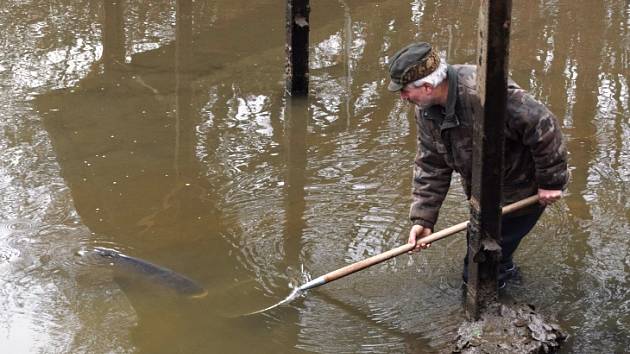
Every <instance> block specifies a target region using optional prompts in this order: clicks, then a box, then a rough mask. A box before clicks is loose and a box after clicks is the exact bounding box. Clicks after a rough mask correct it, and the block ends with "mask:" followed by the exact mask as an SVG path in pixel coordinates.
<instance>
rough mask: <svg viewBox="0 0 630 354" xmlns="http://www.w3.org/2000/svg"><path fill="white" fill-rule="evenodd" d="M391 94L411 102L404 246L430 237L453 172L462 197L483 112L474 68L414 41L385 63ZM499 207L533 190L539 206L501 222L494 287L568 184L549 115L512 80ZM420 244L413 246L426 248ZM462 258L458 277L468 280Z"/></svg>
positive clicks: (511, 267) (510, 274) (508, 272)
mask: <svg viewBox="0 0 630 354" xmlns="http://www.w3.org/2000/svg"><path fill="white" fill-rule="evenodd" d="M389 74H390V77H391V82H390V84H389V87H388V89H389V91H392V92H400V98H401V99H403V100H406V101H408V102H410V103H413V104H414V105H415V106H416V107H415V119H416V125H417V138H418V151H417V154H416V159H415V166H414V175H413V202H412V204H411V208H410V214H409V215H410V219H411V221H412V222H413V224H414V225H413V227H412V228H411V231H410V233H409V239H408V242H409V243H413V244H415V243H416V240H417V239H419V238H422V237H424V236H427V235H429V234H431V233H432V232H433V226H434V224H435V222H436V220H437V218H438V213H439V209H440V206H441V205H442V202H443V201H444V198H445V196H446V193H447V191H448V189H449V186H450V182H451V174H452V171H457V172H458V173H459V174H460V175H461V177H462V178H461V180H462V184H463V187H464V191H465V192H466V195H467V197H468V198H470V193H471V179H472V133H473V132H472V126H473V119H474V118H473V115H474V114H475V112H480V111H481V103H480V99H479V96H478V95H477V90H476V85H477V82H476V81H477V79H476V67H475V66H472V65H452V66H451V65H448V64H446V63H445V62H444V61H443V60H442V59H441V58H440V57H439V55H438V53H437V51H436V50H434V49H433V48H432V47H431V45H429V44H428V43H414V44H411V45H408V46H407V47H405V48H403V49H401V50H399V51H398V52H397V53H396V54H394V56H393V57H392V58H391V59H390V66H389ZM504 156H505V157H504V166H503V194H502V204H503V205H505V204H509V203H513V202H515V201H518V200H520V199H523V198H525V197H528V196H530V195H533V194H535V193H537V194H538V196H539V200H540V202H539V204H540V205H534V206H532V207H529V208H526V209H524V210H521V211H519V212H515V213H514V214H511V215H508V216H505V217H504V218H502V224H501V236H502V242H501V246H502V259H501V265H500V269H499V287H500V288H502V287H504V286H505V281H506V280H508V279H510V278H511V277H513V276H515V275H516V274H517V268H516V266H515V265H514V262H513V259H512V256H513V253H514V251H516V248H517V247H518V245H519V243H520V241H521V239H522V238H523V237H524V236H525V235H526V234H527V233H528V232H529V231H530V230H531V229H532V228H533V227H534V225H535V224H536V222H537V221H538V219H539V217H540V215H541V214H542V212H543V210H544V208H545V206H546V205H549V204H551V203H553V202H554V201H556V200H558V199H559V198H560V197H561V195H562V190H563V189H564V188H565V186H566V184H567V181H568V170H567V162H566V148H565V144H564V141H563V138H562V133H561V131H560V127H559V126H558V123H557V121H556V119H555V117H554V115H553V114H552V113H551V112H550V111H549V110H548V109H547V108H546V107H545V106H544V105H543V104H542V103H540V102H538V101H536V100H535V99H534V98H533V97H532V96H531V95H530V94H528V93H527V92H526V91H524V90H523V89H521V88H520V87H519V86H518V85H517V84H516V83H514V82H513V81H511V80H510V81H509V82H508V102H507V117H506V121H505V155H504ZM429 246H430V245H429V244H423V243H420V244H418V246H417V247H416V248H415V249H414V251H419V250H420V249H421V248H427V247H429ZM467 262H468V257H466V258H465V260H464V271H463V279H464V282H466V281H467V273H468V271H467Z"/></svg>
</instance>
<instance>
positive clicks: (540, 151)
mask: <svg viewBox="0 0 630 354" xmlns="http://www.w3.org/2000/svg"><path fill="white" fill-rule="evenodd" d="M508 110H509V111H510V112H509V113H510V115H511V116H512V118H513V119H510V120H508V125H511V126H508V128H510V129H514V130H516V132H517V134H518V135H519V136H520V137H521V139H522V142H523V144H524V145H525V146H527V147H529V149H530V152H531V154H532V157H533V159H534V166H535V176H536V183H537V184H538V187H539V188H543V189H549V190H562V189H564V188H566V186H567V183H568V180H569V172H568V169H567V150H566V145H565V142H564V138H563V136H562V131H561V130H560V125H559V123H558V121H557V119H556V117H555V116H554V115H553V113H551V111H549V109H547V107H545V105H543V104H542V103H541V102H539V101H537V100H535V99H534V98H533V97H532V96H531V95H530V94H528V93H526V92H525V91H523V90H522V89H518V90H515V91H512V92H511V93H510V95H509V98H508Z"/></svg>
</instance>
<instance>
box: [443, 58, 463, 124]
mask: <svg viewBox="0 0 630 354" xmlns="http://www.w3.org/2000/svg"><path fill="white" fill-rule="evenodd" d="M446 77H447V78H448V96H447V97H446V108H445V111H444V120H443V121H442V124H440V130H445V129H449V128H454V127H457V126H459V119H458V118H457V115H455V103H456V102H457V72H456V71H455V69H454V68H453V67H452V66H451V65H448V66H447V69H446Z"/></svg>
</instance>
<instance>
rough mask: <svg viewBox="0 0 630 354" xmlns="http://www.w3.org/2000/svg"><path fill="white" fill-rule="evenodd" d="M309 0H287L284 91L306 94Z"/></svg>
mask: <svg viewBox="0 0 630 354" xmlns="http://www.w3.org/2000/svg"><path fill="white" fill-rule="evenodd" d="M309 13H310V5H309V0H287V13H286V21H287V23H286V31H287V44H286V92H287V93H288V94H290V95H299V96H305V95H307V94H308V33H309Z"/></svg>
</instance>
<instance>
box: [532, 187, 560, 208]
mask: <svg viewBox="0 0 630 354" xmlns="http://www.w3.org/2000/svg"><path fill="white" fill-rule="evenodd" d="M560 197H562V191H556V190H548V189H542V188H538V203H540V204H541V205H550V204H551V203H553V202H555V201H556V200H558V199H560Z"/></svg>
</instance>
